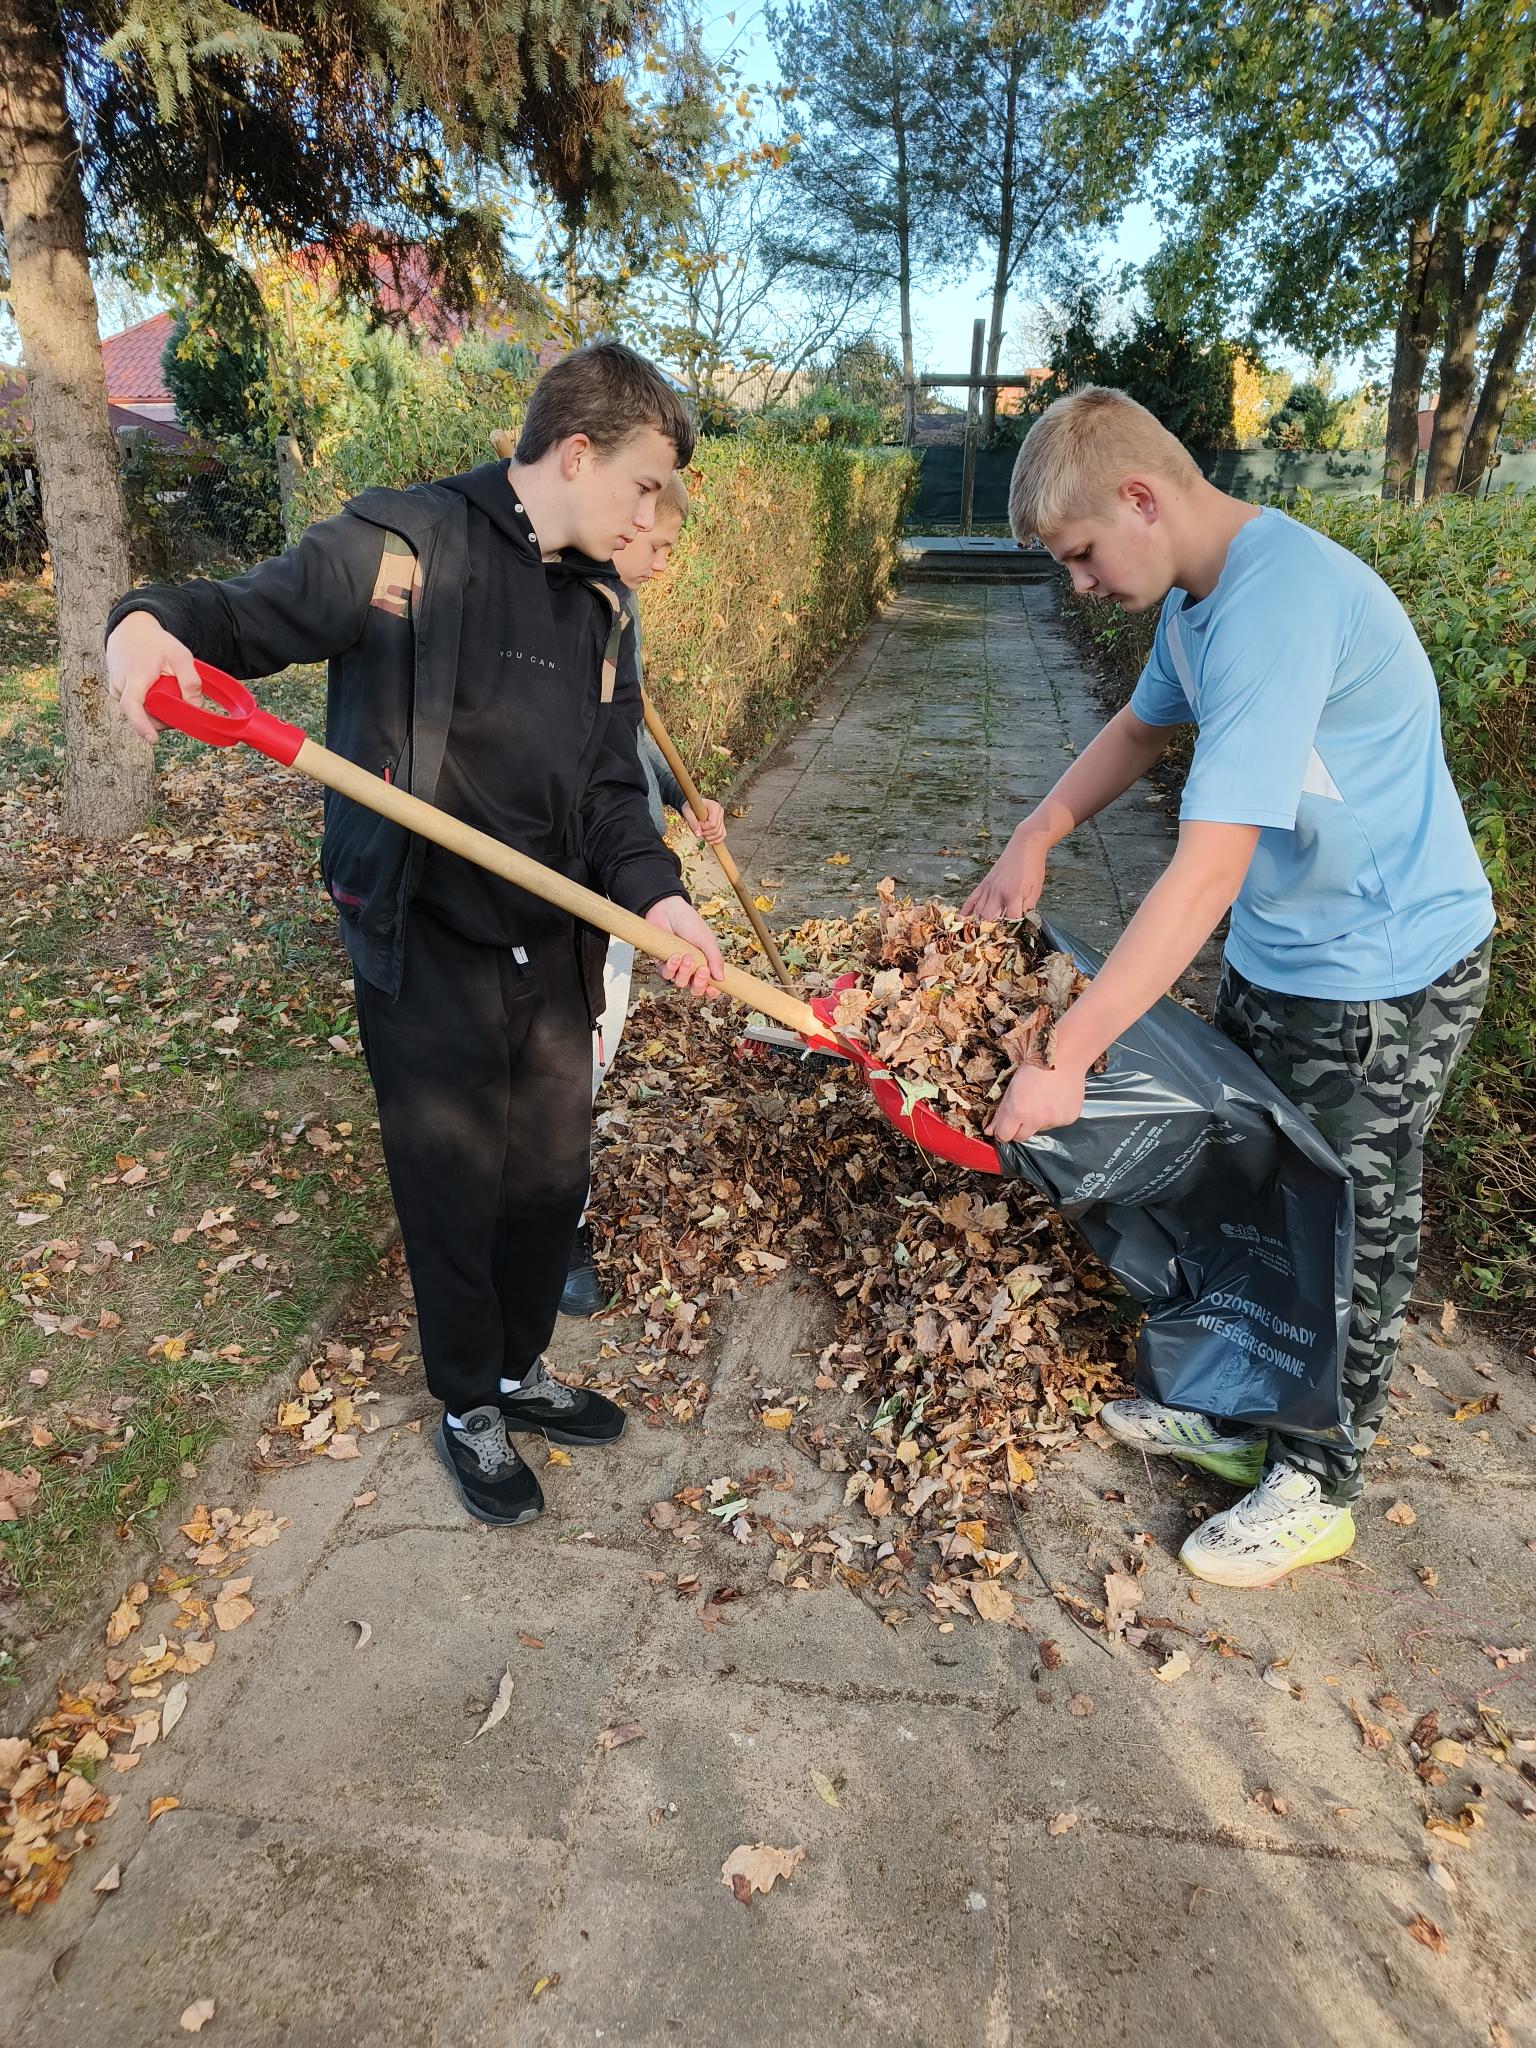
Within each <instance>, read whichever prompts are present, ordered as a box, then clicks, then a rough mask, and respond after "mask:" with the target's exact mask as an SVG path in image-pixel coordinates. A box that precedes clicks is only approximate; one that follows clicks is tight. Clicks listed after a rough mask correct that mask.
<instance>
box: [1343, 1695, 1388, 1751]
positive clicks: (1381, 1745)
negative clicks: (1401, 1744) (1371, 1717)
mask: <svg viewBox="0 0 1536 2048" xmlns="http://www.w3.org/2000/svg"><path fill="white" fill-rule="evenodd" d="M1344 1704H1345V1706H1347V1707H1348V1709H1349V1711H1350V1713H1351V1714H1352V1715H1353V1716H1354V1720H1355V1726H1356V1727H1357V1728H1358V1729H1359V1730H1360V1746H1361V1747H1362V1749H1390V1748H1391V1747H1392V1730H1391V1729H1390V1728H1384V1727H1382V1725H1381V1723H1380V1722H1379V1721H1368V1720H1367V1719H1366V1717H1365V1715H1364V1714H1363V1713H1362V1712H1361V1711H1360V1708H1359V1706H1358V1705H1357V1704H1356V1702H1355V1701H1354V1700H1346V1701H1345V1702H1344Z"/></svg>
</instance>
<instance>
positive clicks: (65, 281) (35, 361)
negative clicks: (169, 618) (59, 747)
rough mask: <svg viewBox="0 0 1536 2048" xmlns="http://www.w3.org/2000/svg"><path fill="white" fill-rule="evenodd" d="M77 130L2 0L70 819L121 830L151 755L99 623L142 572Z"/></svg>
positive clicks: (23, 14) (24, 17)
mask: <svg viewBox="0 0 1536 2048" xmlns="http://www.w3.org/2000/svg"><path fill="white" fill-rule="evenodd" d="M78 156H79V143H78V140H77V138H76V135H75V126H74V122H73V120H72V119H71V118H70V113H69V108H68V105H67V103H66V101H65V97H64V71H63V60H62V56H61V54H60V51H59V49H58V47H57V45H56V44H55V43H54V42H53V40H52V38H51V37H50V36H49V35H48V33H47V32H46V31H45V30H44V29H43V28H42V27H41V26H40V25H39V24H38V22H37V21H36V19H34V18H33V16H32V15H31V13H30V12H29V10H28V9H27V8H26V7H25V6H24V5H16V4H14V0H4V4H3V8H0V229H3V231H4V234H5V246H6V253H7V255H8V257H9V260H10V271H11V277H10V293H9V296H10V301H11V310H12V312H13V314H14V316H15V320H16V326H17V328H18V330H19V332H20V335H21V345H22V352H23V358H24V362H25V367H26V371H27V395H28V403H29V405H30V408H31V413H32V438H33V443H34V445H35V448H36V451H37V469H38V477H39V480H40V482H41V484H42V492H43V523H44V526H45V528H46V530H47V535H48V549H49V554H50V556H51V557H52V562H53V587H54V604H55V607H56V609H57V612H58V624H59V707H60V712H61V715H62V722H63V729H64V804H63V819H62V822H63V826H64V830H65V831H66V832H67V833H69V834H71V835H72V836H74V837H78V838H84V839H102V840H109V841H113V842H115V841H118V840H121V839H126V838H127V837H128V836H129V834H130V833H133V832H136V831H137V830H138V829H139V827H140V825H141V824H142V823H143V821H144V816H145V813H146V812H147V810H148V808H149V801H150V796H151V794H152V791H153V788H154V768H153V760H154V756H153V754H152V752H151V750H150V748H149V747H147V746H146V745H145V744H144V742H143V741H142V740H141V739H138V738H137V737H136V736H135V735H134V733H133V732H132V731H131V729H130V728H129V726H128V725H127V724H126V723H125V722H124V721H123V720H122V719H121V718H119V717H118V715H117V713H116V712H115V711H114V710H113V708H112V704H111V701H110V699H109V698H108V695H107V689H106V662H105V659H104V656H103V652H102V632H103V629H104V627H105V625H106V618H107V612H108V609H109V608H110V606H111V604H112V601H113V599H114V598H116V597H119V596H120V595H121V594H122V592H123V591H125V590H126V589H127V588H128V587H129V585H130V584H131V583H132V581H133V571H132V568H131V566H130V563H129V558H128V523H127V518H126V515H125V513H124V510H123V498H122V491H121V488H120V486H119V483H118V473H117V447H116V444H115V442H114V440H113V438H112V428H111V425H110V424H109V422H108V419H107V393H106V380H105V377H104V375H103V372H102V364H101V340H100V336H99V334H98V331H97V325H96V294H95V292H94V290H93V289H92V286H91V274H90V270H89V267H88V264H87V259H86V242H85V202H84V199H83V197H82V196H81V191H80V182H79V176H78V172H77V163H78Z"/></svg>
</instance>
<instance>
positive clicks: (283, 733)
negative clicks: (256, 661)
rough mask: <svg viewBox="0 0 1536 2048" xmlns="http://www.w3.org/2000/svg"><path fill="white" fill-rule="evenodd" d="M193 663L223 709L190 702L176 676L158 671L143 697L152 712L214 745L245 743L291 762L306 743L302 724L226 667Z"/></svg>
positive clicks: (210, 696)
mask: <svg viewBox="0 0 1536 2048" xmlns="http://www.w3.org/2000/svg"><path fill="white" fill-rule="evenodd" d="M193 667H194V668H195V669H196V670H197V680H198V682H199V683H200V684H201V685H202V691H203V695H204V696H205V697H207V698H208V699H210V701H211V702H213V703H215V704H218V705H222V707H223V709H222V710H219V711H209V710H208V709H207V708H206V707H205V706H204V705H202V704H189V703H188V702H187V700H186V698H185V697H183V696H182V694H181V685H180V684H179V683H178V682H177V680H176V678H175V677H174V676H158V677H157V678H156V679H155V681H154V682H152V683H151V684H150V686H149V689H148V691H147V692H146V693H145V697H144V709H145V710H146V711H147V712H148V713H149V715H150V717H151V718H158V719H159V721H160V723H161V724H162V725H174V726H175V728H176V730H177V731H178V732H185V733H190V734H191V736H192V738H193V739H195V740H206V741H207V742H208V745H209V746H210V747H234V746H239V745H241V744H242V743H243V744H244V745H245V746H248V747H254V748H255V749H256V751H257V752H258V753H259V754H270V756H271V757H272V759H273V760H274V761H281V762H282V764H283V766H284V767H285V768H291V767H292V766H293V762H294V757H295V756H296V755H297V753H298V751H299V749H300V747H302V746H303V744H304V738H305V735H304V732H303V729H302V728H301V727H299V726H297V725H287V724H285V723H284V721H283V720H282V719H281V718H274V717H273V716H272V713H271V712H270V711H263V710H262V708H261V706H260V705H259V704H258V703H257V702H256V699H255V698H254V697H253V696H252V695H251V693H250V691H249V690H248V689H247V688H246V687H245V685H244V683H237V682H236V681H235V679H234V677H233V676H227V675H225V673H224V671H223V670H222V669H219V668H212V667H210V666H209V664H208V663H207V662H206V661H198V662H194V663H193Z"/></svg>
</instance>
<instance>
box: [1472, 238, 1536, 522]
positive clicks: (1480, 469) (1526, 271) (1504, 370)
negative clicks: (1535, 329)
mask: <svg viewBox="0 0 1536 2048" xmlns="http://www.w3.org/2000/svg"><path fill="white" fill-rule="evenodd" d="M1533 319H1536V213H1533V214H1532V215H1531V217H1530V219H1529V220H1528V221H1527V222H1526V224H1525V228H1524V230H1523V232H1522V234H1521V236H1520V268H1519V271H1518V272H1517V273H1516V277H1515V283H1514V289H1513V290H1512V291H1511V293H1510V295H1509V304H1508V306H1507V307H1506V308H1505V311H1504V318H1503V319H1502V320H1501V321H1500V323H1499V331H1498V333H1497V335H1496V336H1495V337H1494V343H1493V350H1492V353H1491V354H1490V355H1489V358H1488V368H1487V370H1486V371H1485V372H1484V375H1483V389H1482V395H1481V397H1480V398H1479V399H1478V402H1477V411H1476V413H1475V414H1474V415H1473V419H1472V425H1471V427H1470V429H1469V430H1468V433H1467V441H1466V446H1465V448H1464V449H1463V450H1462V456H1461V473H1460V479H1459V482H1458V484H1457V489H1458V490H1461V491H1465V492H1468V493H1471V492H1475V491H1476V490H1477V487H1478V485H1479V484H1480V483H1481V482H1482V480H1483V478H1484V477H1485V476H1486V475H1487V473H1488V471H1489V470H1490V469H1491V468H1492V467H1493V460H1494V453H1495V451H1496V449H1497V447H1498V442H1499V429H1500V427H1501V426H1503V424H1504V409H1505V407H1506V406H1507V405H1508V404H1509V394H1510V392H1511V391H1512V390H1513V389H1514V383H1515V372H1516V370H1517V369H1518V368H1519V365H1520V356H1521V352H1522V351H1523V349H1524V347H1525V341H1526V336H1527V335H1528V334H1529V333H1530V331H1531V322H1532V320H1533Z"/></svg>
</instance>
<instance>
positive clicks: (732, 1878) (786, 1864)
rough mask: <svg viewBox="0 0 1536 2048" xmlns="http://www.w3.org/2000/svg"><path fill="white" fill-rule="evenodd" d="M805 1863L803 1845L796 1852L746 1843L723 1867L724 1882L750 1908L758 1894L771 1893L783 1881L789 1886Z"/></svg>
mask: <svg viewBox="0 0 1536 2048" xmlns="http://www.w3.org/2000/svg"><path fill="white" fill-rule="evenodd" d="M804 1861H805V1847H804V1844H803V1843H802V1844H799V1845H797V1846H796V1847H795V1848H793V1849H775V1848H773V1847H772V1846H771V1845H770V1844H769V1843H767V1842H743V1843H742V1844H741V1846H740V1847H739V1848H737V1849H733V1850H732V1851H731V1853H730V1855H729V1856H727V1857H726V1859H725V1861H724V1862H723V1863H722V1864H721V1866H720V1882H721V1883H722V1884H723V1885H724V1886H725V1887H726V1889H727V1890H728V1891H730V1892H732V1893H733V1894H734V1895H735V1896H736V1897H737V1898H738V1899H740V1901H741V1903H742V1904H743V1905H744V1906H750V1905H751V1903H752V1894H753V1893H754V1892H771V1891H772V1890H773V1887H774V1885H775V1883H776V1882H777V1881H778V1880H779V1879H780V1878H783V1880H784V1882H785V1883H786V1884H787V1883H788V1882H789V1880H790V1878H791V1877H792V1876H793V1875H794V1873H795V1871H796V1870H798V1869H799V1867H800V1865H801V1864H802V1863H803V1862H804Z"/></svg>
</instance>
